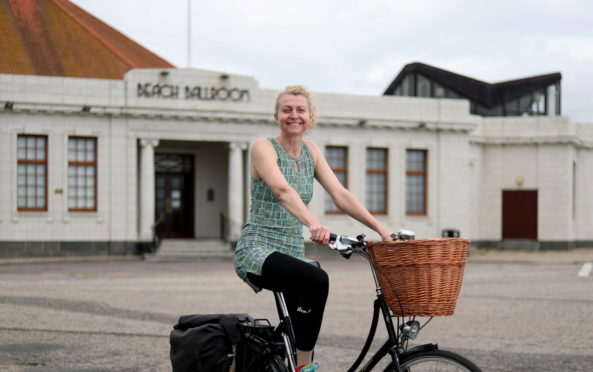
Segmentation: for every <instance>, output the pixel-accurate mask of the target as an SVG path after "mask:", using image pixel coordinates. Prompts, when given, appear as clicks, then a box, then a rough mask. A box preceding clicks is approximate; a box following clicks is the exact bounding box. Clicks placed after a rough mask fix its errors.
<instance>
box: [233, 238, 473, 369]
mask: <svg viewBox="0 0 593 372" xmlns="http://www.w3.org/2000/svg"><path fill="white" fill-rule="evenodd" d="M393 237H394V240H400V241H401V240H413V239H414V233H413V232H411V231H406V230H401V231H400V232H398V233H397V234H394V235H393ZM329 247H330V248H331V249H333V250H336V251H337V252H339V253H340V254H341V255H342V256H343V257H345V258H350V257H351V256H352V255H353V254H357V255H359V256H361V257H363V258H364V259H366V260H367V261H368V262H369V263H370V268H371V272H372V274H373V278H374V280H375V290H376V299H375V301H374V305H373V318H372V321H371V326H370V329H369V333H368V335H367V339H366V341H365V343H364V346H363V348H362V350H361V351H360V354H359V355H358V357H357V358H356V360H355V361H354V363H352V365H351V367H350V368H349V369H348V372H355V371H357V368H358V367H359V366H360V365H361V364H362V362H363V361H364V359H365V357H366V355H367V354H368V352H369V349H370V347H371V344H372V342H373V340H374V337H375V332H376V330H377V325H378V318H379V313H381V314H382V316H383V321H384V325H385V327H386V330H387V334H388V339H387V340H386V341H385V342H384V343H383V345H382V346H381V347H380V348H379V349H378V350H377V351H376V352H375V354H373V355H372V356H371V357H370V359H369V360H368V361H367V362H366V363H365V364H364V365H363V366H362V367H361V368H360V369H359V370H358V372H368V371H371V370H373V368H375V367H376V366H377V365H378V364H379V362H380V361H381V360H383V358H384V357H386V356H387V355H389V356H390V358H391V361H390V362H388V365H387V367H385V368H384V369H383V371H384V372H418V371H434V372H439V371H440V372H443V371H465V372H481V369H480V368H478V367H477V366H476V365H475V364H474V363H473V362H471V361H470V360H468V359H467V358H465V357H463V356H461V355H458V354H456V353H453V352H450V351H446V350H441V349H439V347H438V344H436V343H429V344H423V345H419V346H415V347H413V348H409V347H408V346H409V341H410V340H414V339H416V338H417V336H418V334H419V332H420V330H421V329H422V328H424V327H425V326H426V325H427V324H428V323H429V322H430V321H431V320H432V317H430V318H429V319H428V320H426V321H425V323H424V324H423V325H421V324H420V322H419V321H418V320H417V319H416V317H415V316H403V317H399V316H397V315H396V314H395V313H394V312H393V311H392V310H391V309H390V307H389V304H388V302H387V301H386V299H385V296H384V293H383V289H382V288H381V285H380V282H379V280H378V277H377V274H378V270H379V269H378V268H377V267H376V266H375V265H374V263H373V260H372V259H371V257H370V255H369V252H368V250H367V247H368V242H367V241H365V240H364V235H359V236H357V237H356V238H353V237H349V236H343V235H335V234H331V238H330V244H329ZM274 296H275V299H276V302H277V304H278V311H279V317H280V322H279V324H278V326H277V327H273V326H272V325H271V324H270V323H269V321H268V320H267V319H257V320H253V321H250V322H247V323H244V324H242V325H241V326H240V329H241V335H242V341H241V342H240V345H239V346H238V350H237V353H236V365H237V369H236V370H237V371H243V372H255V371H257V372H288V371H294V370H295V366H296V364H295V352H296V350H295V348H294V332H293V330H292V326H291V321H290V316H289V315H288V310H287V308H286V303H285V301H284V297H283V294H282V293H280V292H274ZM402 313H403V312H402ZM394 318H396V319H397V327H396V326H395V324H394V322H393V319H394ZM285 360H286V363H285Z"/></svg>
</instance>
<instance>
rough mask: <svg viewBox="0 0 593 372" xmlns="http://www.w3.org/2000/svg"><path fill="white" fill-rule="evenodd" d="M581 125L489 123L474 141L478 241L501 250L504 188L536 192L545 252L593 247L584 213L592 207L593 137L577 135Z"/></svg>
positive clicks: (520, 120) (562, 122)
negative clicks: (589, 187)
mask: <svg viewBox="0 0 593 372" xmlns="http://www.w3.org/2000/svg"><path fill="white" fill-rule="evenodd" d="M580 127H581V125H579V124H575V123H571V122H570V121H569V120H568V119H567V118H546V117H540V118H508V119H501V118H497V119H490V118H488V119H484V121H483V122H482V125H481V127H480V131H479V132H476V134H474V136H473V137H472V141H473V146H474V153H476V155H477V157H478V158H479V159H480V165H479V169H480V171H479V174H477V175H475V176H476V177H478V178H479V180H478V181H477V182H475V181H474V182H475V183H476V184H478V185H480V186H479V197H478V198H477V200H478V202H479V207H478V211H477V215H478V216H479V218H478V219H477V220H478V221H479V224H477V225H476V226H475V229H476V230H475V231H476V238H477V239H478V240H480V241H483V242H489V244H492V242H494V245H495V246H499V244H500V239H501V236H502V191H503V190H537V191H538V240H539V242H540V248H543V249H545V248H568V247H572V246H579V245H583V244H585V245H586V244H590V242H591V241H592V238H593V233H592V230H591V229H588V230H587V228H586V226H590V222H588V221H587V220H588V217H585V216H584V213H583V212H582V209H583V206H589V205H591V200H590V196H589V195H585V194H586V192H584V189H585V188H586V186H585V185H586V182H587V181H588V180H589V179H590V173H591V169H592V166H593V163H591V158H590V152H591V150H590V145H591V144H590V139H591V137H588V135H585V134H584V133H581V135H578V134H577V133H578V130H579V128H580ZM587 137H588V138H587ZM587 141H589V142H587ZM586 221H587V222H586Z"/></svg>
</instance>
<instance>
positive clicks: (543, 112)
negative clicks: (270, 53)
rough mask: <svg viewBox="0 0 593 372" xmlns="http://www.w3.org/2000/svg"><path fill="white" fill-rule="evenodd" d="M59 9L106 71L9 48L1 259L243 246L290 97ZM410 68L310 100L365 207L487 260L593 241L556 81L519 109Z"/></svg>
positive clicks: (577, 145)
mask: <svg viewBox="0 0 593 372" xmlns="http://www.w3.org/2000/svg"><path fill="white" fill-rule="evenodd" d="M48 3H49V5H48V7H51V9H49V10H47V12H50V13H51V12H55V13H56V14H60V17H63V18H64V20H63V22H61V24H65V23H68V22H70V24H71V25H74V26H76V25H78V26H77V27H79V28H74V26H73V27H70V28H69V29H70V31H69V32H70V34H69V35H70V41H68V42H72V41H71V39H72V38H73V37H74V36H77V37H79V38H85V37H86V38H90V39H93V40H95V42H96V44H92V43H87V44H90V45H93V48H95V50H94V51H93V53H94V55H95V56H97V55H99V56H101V53H104V57H102V58H104V61H103V63H102V65H101V66H100V67H97V68H94V69H93V68H91V67H92V66H91V67H89V68H88V70H85V68H82V67H80V66H83V67H84V66H88V65H87V64H85V63H83V62H84V61H83V62H81V63H76V61H74V62H73V60H72V59H69V58H66V57H64V54H63V53H62V54H60V53H54V54H55V55H57V56H58V57H59V58H57V59H56V61H57V62H59V63H61V65H60V66H61V67H60V69H61V70H60V69H59V70H60V71H58V72H56V71H55V70H51V69H49V70H43V67H44V63H43V61H46V60H47V58H49V57H47V56H50V57H51V55H52V53H53V52H52V50H51V49H47V50H46V51H43V49H41V52H43V53H45V55H44V56H45V57H44V58H41V57H39V55H36V53H41V52H40V51H39V49H36V52H31V49H30V48H29V49H27V45H26V42H24V43H23V45H22V46H21V47H15V46H14V43H13V44H11V45H10V46H6V45H3V46H0V51H2V53H3V56H4V55H10V56H12V59H13V62H14V60H17V59H18V60H20V61H21V62H20V63H16V62H14V63H11V62H10V59H3V61H4V62H2V63H0V69H1V70H0V72H2V73H0V174H1V175H2V176H1V177H0V258H3V257H24V256H56V255H90V254H94V255H96V254H101V255H103V254H106V255H107V254H134V253H138V252H141V251H145V250H147V249H150V247H151V245H152V243H153V238H154V233H155V226H156V227H157V231H158V233H159V235H160V236H162V237H163V239H165V240H167V239H179V238H185V239H208V240H213V239H214V240H222V241H226V242H233V241H235V240H236V239H237V236H238V233H239V230H240V227H241V225H242V223H243V222H244V221H245V218H246V215H247V212H248V210H249V200H248V195H249V190H248V185H249V182H248V181H249V174H248V169H249V167H248V160H249V159H248V153H249V146H250V144H251V143H252V142H253V141H254V140H255V139H256V138H260V137H273V136H275V135H276V134H277V128H276V124H275V122H274V120H273V106H274V101H275V98H276V94H277V90H276V89H273V90H272V89H264V88H262V87H260V86H259V84H258V82H257V80H256V79H255V78H254V77H250V76H243V75H239V74H233V73H228V72H215V71H204V70H198V69H180V68H175V67H174V66H172V65H170V64H169V63H167V62H166V61H164V60H162V59H160V58H158V57H157V56H154V55H153V54H151V53H150V52H148V51H146V50H145V49H143V48H141V47H140V46H138V45H137V44H126V45H127V46H123V47H122V46H121V45H124V44H125V43H133V42H132V41H130V40H129V39H127V38H125V37H124V36H123V35H121V34H119V33H117V32H116V31H115V30H113V29H111V28H109V27H108V26H106V25H105V24H103V23H101V22H100V21H98V20H97V19H95V18H94V17H92V16H90V15H89V14H87V13H84V12H83V11H82V10H81V9H79V8H76V7H75V6H74V5H72V4H71V3H69V2H66V1H62V0H60V1H58V0H55V1H50V2H48ZM10 4H11V5H9V6H13V7H18V5H14V4H15V3H10ZM13 10H14V9H13ZM17 10H18V9H17ZM17 10H14V12H13V14H9V15H8V16H11V17H18V16H19V14H22V12H20V13H19V12H18V11H17ZM40 17H41V18H42V19H43V14H41V15H40ZM54 18H55V15H54ZM44 22H46V23H45V27H46V28H51V29H52V30H57V29H59V27H60V26H59V25H54V24H48V23H47V20H45V21H44ZM20 24H21V25H22V24H23V23H22V22H21V23H20ZM24 24H27V23H24ZM29 24H30V25H32V24H33V23H29ZM35 25H37V26H35V27H38V25H39V22H37V23H35ZM31 27H32V26H31ZM73 29H75V30H77V31H72V30H73ZM43 30H44V29H43V27H42V28H40V29H39V30H36V29H35V28H34V27H33V28H32V29H27V30H24V31H23V30H22V29H15V31H14V32H15V33H17V32H21V33H28V34H27V35H29V39H31V38H33V39H34V37H37V38H44V37H47V36H42V35H46V34H48V33H44V32H43ZM31 35H33V36H31ZM54 35H55V33H54ZM21 40H28V39H27V38H21ZM64 40H66V38H64ZM105 40H107V41H109V42H106V41H105ZM63 42H66V41H63ZM59 44H60V43H59V42H57V41H56V40H53V44H52V45H59ZM19 48H20V49H19ZM118 48H119V49H118ZM134 48H136V49H134ZM123 51H125V53H124V52H123ZM85 52H86V51H84V50H79V53H78V54H84V53H85ZM6 53H10V54H6ZM43 53H42V54H43ZM19 58H20V59H19ZM27 58H28V59H27ZM73 58H74V57H73ZM76 58H83V57H80V56H78V57H76ZM151 58H153V59H151ZM147 60H149V62H146V63H144V62H145V61H147ZM23 61H25V62H23ZM26 61H29V62H26ZM79 62H80V61H79ZM27 63H29V65H30V68H29V69H28V70H27V68H28V67H27V66H29V65H27ZM110 63H111V64H112V66H113V68H112V71H111V70H110V71H107V70H108V68H107V67H109V66H110ZM143 63H144V64H143ZM55 64H56V63H54V65H55ZM15 66H17V67H15ZM76 66H78V67H76ZM105 66H107V67H105ZM409 66H410V65H409ZM409 66H406V68H404V69H403V70H402V72H401V73H400V75H398V77H397V78H396V80H394V83H393V84H392V85H391V86H390V89H388V91H386V92H385V95H383V96H361V95H344V94H326V93H319V94H315V100H316V103H317V106H318V110H319V113H320V116H319V120H318V126H317V127H316V128H315V129H313V130H311V132H310V133H309V134H308V137H309V138H310V139H312V140H314V141H316V142H317V143H318V145H319V146H320V148H322V149H324V150H325V152H326V156H327V158H328V160H329V162H330V165H331V166H332V167H333V169H334V171H335V172H336V174H337V175H338V177H339V178H340V180H341V181H342V182H343V183H345V184H346V185H347V187H348V188H349V189H350V190H351V191H352V192H353V193H354V194H355V195H357V196H358V197H359V199H360V200H361V201H363V203H364V204H365V205H366V206H367V208H369V210H371V211H372V212H373V213H374V214H375V215H376V216H377V217H378V218H379V219H380V220H381V221H382V222H383V223H384V224H386V225H387V226H392V227H393V228H394V230H395V229H399V228H407V229H412V230H415V231H416V233H417V236H418V237H419V238H429V237H438V236H441V234H442V233H443V231H445V233H449V234H452V233H455V231H459V232H460V233H461V235H462V236H464V237H467V238H469V239H471V240H472V241H473V243H474V245H475V246H477V247H512V248H517V247H522V248H528V249H567V248H571V247H575V246H591V245H592V244H593V216H592V214H591V213H590V212H589V211H591V210H593V196H592V194H591V192H590V191H589V190H590V185H591V184H592V183H593V126H592V125H590V124H583V123H575V122H573V121H571V120H570V119H569V118H567V117H563V116H561V115H560V106H559V102H560V101H559V96H560V78H559V74H553V75H554V76H551V75H545V76H539V77H534V78H529V79H524V80H523V81H522V82H523V83H525V82H526V81H527V82H529V83H530V86H531V87H534V86H535V87H536V89H535V90H533V89H531V90H529V89H528V90H525V89H524V87H523V86H522V85H521V84H519V85H517V84H514V85H513V84H506V85H505V84H502V85H505V86H507V88H508V86H509V85H512V87H511V88H513V87H514V89H515V92H517V90H518V91H519V93H517V94H516V97H514V98H513V97H511V99H510V101H513V100H515V101H516V105H515V104H514V103H508V102H510V101H508V102H507V101H504V102H500V101H496V99H494V100H491V101H487V102H486V101H476V100H474V98H475V96H472V92H473V93H475V92H476V91H478V90H479V89H481V88H476V87H474V88H473V90H472V89H469V90H467V89H465V90H464V88H458V87H459V85H455V82H456V81H455V79H446V77H447V76H448V75H447V74H446V72H443V71H442V70H438V69H434V68H431V67H430V66H426V65H417V64H416V65H412V67H409ZM45 67H46V68H47V66H45ZM118 68H119V70H117V69H118ZM101 69H103V70H101ZM431 69H434V70H435V71H437V72H438V71H440V72H441V75H439V74H438V73H435V72H434V71H432V70H431ZM114 71H115V72H114ZM118 71H120V72H118ZM431 71H432V72H431ZM110 74H111V75H110ZM118 74H119V75H118ZM410 74H412V75H410ZM89 76H91V77H89ZM408 76H413V77H412V78H409V77H408ZM456 76H460V75H456ZM449 77H451V76H449ZM543 77H546V79H547V80H546V79H542V78H543ZM451 80H453V81H451ZM427 81H428V83H427ZM535 81H537V82H538V84H535V85H534V82H535ZM457 82H459V81H457ZM516 82H517V81H515V83H516ZM520 82H521V81H520ZM295 83H298V82H295ZM510 83H513V82H510ZM402 84H403V87H400V85H402ZM426 84H428V85H426ZM427 87H428V88H427ZM499 87H500V86H499ZM511 88H508V89H510V90H507V91H506V92H507V93H505V94H507V98H508V97H510V96H508V94H510V93H508V92H509V91H510V92H512V91H513V89H511ZM398 89H399V90H398ZM426 89H428V90H426ZM484 89H487V88H484ZM468 92H469V93H468ZM492 94H494V93H492ZM542 95H543V98H542ZM478 96H479V95H478ZM511 96H512V94H511ZM527 96H529V97H531V98H530V101H529V102H528V99H527V98H522V97H527ZM505 102H506V103H505ZM497 105H498V106H499V108H497ZM501 105H502V106H501ZM505 105H506V106H505ZM505 107H506V108H505ZM498 110H500V111H498ZM513 110H515V111H513ZM315 187H316V190H315V191H316V192H315V197H314V199H313V201H312V202H311V204H310V209H311V210H312V211H313V213H314V214H316V215H317V216H319V217H320V218H321V219H322V220H323V222H324V223H325V224H327V225H328V226H330V227H331V228H332V230H334V231H336V232H340V233H347V234H358V233H367V235H368V236H370V237H374V234H373V233H372V232H370V231H368V229H366V228H365V227H363V226H362V225H360V224H359V223H357V222H355V221H353V220H351V219H349V218H348V217H346V216H345V215H344V214H341V213H340V211H338V210H336V208H335V206H334V205H333V204H332V203H331V201H330V200H328V199H327V197H326V195H325V194H324V192H323V190H322V188H321V187H320V186H319V185H318V184H316V186H315Z"/></svg>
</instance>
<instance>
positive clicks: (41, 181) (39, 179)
mask: <svg viewBox="0 0 593 372" xmlns="http://www.w3.org/2000/svg"><path fill="white" fill-rule="evenodd" d="M37 184H38V185H42V186H44V185H45V176H37Z"/></svg>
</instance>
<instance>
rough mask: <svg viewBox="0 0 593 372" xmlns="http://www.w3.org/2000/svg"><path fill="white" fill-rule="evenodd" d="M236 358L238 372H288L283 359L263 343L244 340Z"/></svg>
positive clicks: (257, 340) (259, 340) (261, 341)
mask: <svg viewBox="0 0 593 372" xmlns="http://www.w3.org/2000/svg"><path fill="white" fill-rule="evenodd" d="M241 348H242V350H241V352H240V353H239V355H238V356H237V358H238V360H237V364H238V368H237V371H238V372H289V369H288V367H287V366H286V364H284V359H283V358H282V357H281V356H280V355H278V354H277V353H275V352H273V351H272V350H271V349H270V347H269V346H266V343H265V341H263V340H261V339H259V338H257V339H256V340H244V341H242V342H241Z"/></svg>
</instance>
